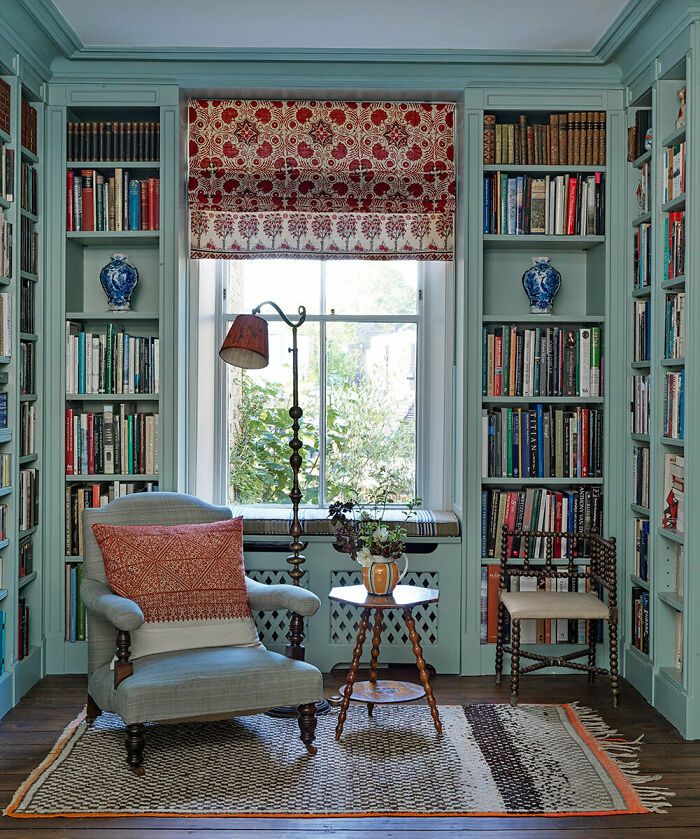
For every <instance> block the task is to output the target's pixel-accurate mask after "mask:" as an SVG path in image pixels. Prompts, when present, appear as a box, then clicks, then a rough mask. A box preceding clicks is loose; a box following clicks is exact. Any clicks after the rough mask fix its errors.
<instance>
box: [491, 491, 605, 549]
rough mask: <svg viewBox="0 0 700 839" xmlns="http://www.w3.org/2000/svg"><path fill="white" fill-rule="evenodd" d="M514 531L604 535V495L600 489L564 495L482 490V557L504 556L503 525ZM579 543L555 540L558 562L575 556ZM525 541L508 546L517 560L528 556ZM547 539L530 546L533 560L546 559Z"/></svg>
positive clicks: (536, 540)
mask: <svg viewBox="0 0 700 839" xmlns="http://www.w3.org/2000/svg"><path fill="white" fill-rule="evenodd" d="M504 524H505V525H507V526H508V528H509V529H511V530H514V529H515V530H539V531H544V530H557V531H566V532H568V533H584V532H586V531H593V532H595V533H601V532H602V526H603V493H602V489H601V487H599V486H594V487H585V486H578V487H572V488H571V489H565V490H562V491H555V490H551V489H536V488H534V487H528V488H527V489H516V490H505V489H503V490H502V489H483V490H482V491H481V555H482V557H494V556H500V554H501V532H502V529H503V525H504ZM579 547H580V546H579V545H578V544H576V540H573V539H554V540H553V545H552V548H553V553H552V556H553V557H555V558H559V557H568V556H569V555H572V556H576V555H577V554H576V551H577V550H578V549H579ZM525 550H526V545H525V542H524V540H521V541H519V542H517V543H511V544H509V545H508V553H509V555H510V556H514V557H524V556H525ZM546 550H547V544H546V541H545V540H544V539H541V538H539V539H531V540H530V544H529V545H528V546H527V551H528V553H527V555H528V557H529V558H530V559H544V558H545V555H546Z"/></svg>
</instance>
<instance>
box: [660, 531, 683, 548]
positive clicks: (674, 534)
mask: <svg viewBox="0 0 700 839" xmlns="http://www.w3.org/2000/svg"><path fill="white" fill-rule="evenodd" d="M658 534H659V536H663V537H664V539H670V540H671V541H672V542H677V543H678V544H679V545H683V544H685V533H679V532H678V531H677V530H675V529H674V528H672V527H659V528H658Z"/></svg>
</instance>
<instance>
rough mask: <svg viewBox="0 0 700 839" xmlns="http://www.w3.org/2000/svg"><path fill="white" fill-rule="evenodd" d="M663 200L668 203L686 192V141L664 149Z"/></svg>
mask: <svg viewBox="0 0 700 839" xmlns="http://www.w3.org/2000/svg"><path fill="white" fill-rule="evenodd" d="M662 175H663V176H664V177H663V179H662V182H661V195H662V197H661V201H662V203H663V204H666V203H667V202H668V201H672V200H673V199H674V198H678V196H679V195H683V193H684V192H685V143H679V144H678V145H677V146H669V147H668V148H667V149H665V150H664V159H663V168H662Z"/></svg>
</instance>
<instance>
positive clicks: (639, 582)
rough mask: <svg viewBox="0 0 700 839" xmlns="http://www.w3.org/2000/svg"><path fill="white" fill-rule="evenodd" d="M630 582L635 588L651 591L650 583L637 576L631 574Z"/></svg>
mask: <svg viewBox="0 0 700 839" xmlns="http://www.w3.org/2000/svg"><path fill="white" fill-rule="evenodd" d="M630 582H631V583H632V585H633V586H638V587H639V588H643V589H645V590H646V591H649V582H648V581H647V580H643V579H642V578H641V577H638V576H637V575H636V574H630Z"/></svg>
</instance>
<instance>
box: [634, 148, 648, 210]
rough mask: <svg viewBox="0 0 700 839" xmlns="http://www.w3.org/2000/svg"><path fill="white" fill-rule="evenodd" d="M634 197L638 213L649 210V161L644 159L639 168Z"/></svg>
mask: <svg viewBox="0 0 700 839" xmlns="http://www.w3.org/2000/svg"><path fill="white" fill-rule="evenodd" d="M636 198H637V205H638V207H639V212H640V213H649V212H651V161H649V160H645V161H644V163H643V164H642V165H641V167H640V169H639V182H638V183H637V190H636Z"/></svg>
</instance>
